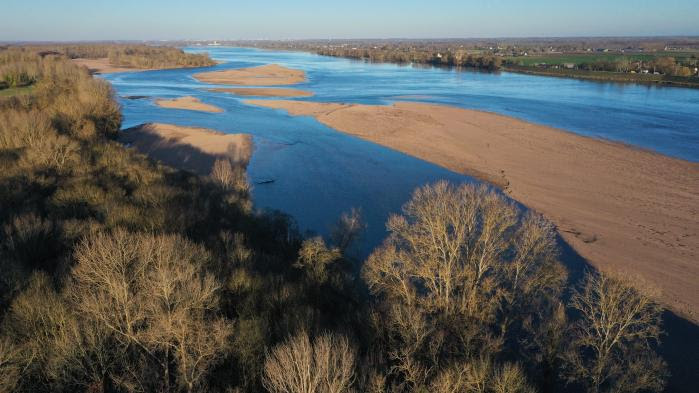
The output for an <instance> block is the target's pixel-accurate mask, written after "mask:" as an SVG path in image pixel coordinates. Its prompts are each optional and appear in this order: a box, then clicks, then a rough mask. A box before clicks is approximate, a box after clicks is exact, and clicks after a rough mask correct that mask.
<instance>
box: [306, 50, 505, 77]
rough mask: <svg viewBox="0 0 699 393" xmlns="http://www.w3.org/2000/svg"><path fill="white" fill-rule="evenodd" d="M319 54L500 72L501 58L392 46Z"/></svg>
mask: <svg viewBox="0 0 699 393" xmlns="http://www.w3.org/2000/svg"><path fill="white" fill-rule="evenodd" d="M316 53H318V54H319V55H323V56H336V57H346V58H350V59H361V60H369V61H375V62H388V63H399V64H400V63H417V64H432V65H443V66H453V67H467V68H476V69H483V70H489V71H495V70H498V69H500V66H501V64H502V60H501V58H500V57H497V56H493V55H490V54H474V53H469V52H468V51H466V50H450V49H445V50H443V51H439V52H437V51H432V50H424V49H416V48H405V47H390V46H385V47H382V48H347V47H339V48H338V47H335V48H319V49H317V50H316Z"/></svg>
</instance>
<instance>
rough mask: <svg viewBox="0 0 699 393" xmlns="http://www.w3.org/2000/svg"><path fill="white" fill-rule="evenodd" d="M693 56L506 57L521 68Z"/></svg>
mask: <svg viewBox="0 0 699 393" xmlns="http://www.w3.org/2000/svg"><path fill="white" fill-rule="evenodd" d="M692 55H695V56H697V57H699V53H693V52H656V53H652V54H651V53H641V54H633V55H622V54H619V53H589V54H588V53H581V54H550V55H540V56H526V57H525V56H517V57H507V60H510V61H512V62H514V63H516V64H519V65H522V66H532V65H535V64H540V63H546V64H563V63H573V64H582V63H593V62H596V61H610V62H611V61H619V60H622V59H624V58H626V59H628V60H630V61H638V60H642V61H650V60H653V59H654V58H656V57H664V56H669V57H674V58H675V59H684V58H688V57H691V56H692Z"/></svg>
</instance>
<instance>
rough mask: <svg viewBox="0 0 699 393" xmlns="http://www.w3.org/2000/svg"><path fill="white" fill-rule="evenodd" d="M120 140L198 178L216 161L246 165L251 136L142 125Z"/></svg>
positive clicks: (127, 132)
mask: <svg viewBox="0 0 699 393" xmlns="http://www.w3.org/2000/svg"><path fill="white" fill-rule="evenodd" d="M119 141H120V142H122V143H125V144H128V145H129V146H131V147H134V148H135V149H137V150H138V151H140V152H141V153H143V154H146V155H148V156H149V157H151V158H153V159H155V160H157V161H160V162H162V163H163V164H165V165H169V166H172V167H175V168H179V169H184V170H187V171H190V172H193V173H197V174H199V175H209V174H210V173H211V168H212V167H213V164H214V162H215V161H216V159H218V158H229V159H230V160H232V161H233V162H234V163H237V164H241V165H247V162H248V160H249V159H250V155H251V154H252V137H251V136H250V135H248V134H224V133H221V132H218V131H214V130H210V129H207V128H198V127H183V126H176V125H171V124H160V123H147V124H141V125H138V126H136V127H132V128H129V129H126V130H123V131H122V132H120V133H119Z"/></svg>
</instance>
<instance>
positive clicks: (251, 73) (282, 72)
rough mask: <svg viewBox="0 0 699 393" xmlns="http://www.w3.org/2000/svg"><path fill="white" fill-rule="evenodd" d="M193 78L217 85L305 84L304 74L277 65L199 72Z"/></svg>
mask: <svg viewBox="0 0 699 393" xmlns="http://www.w3.org/2000/svg"><path fill="white" fill-rule="evenodd" d="M194 78H195V79H197V80H198V81H200V82H204V83H213V84H218V85H240V86H278V85H294V84H296V83H301V82H305V81H306V73H304V72H303V71H301V70H293V69H291V68H286V67H282V66H280V65H277V64H267V65H263V66H259V67H250V68H237V69H232V70H223V71H209V72H200V73H198V74H194Z"/></svg>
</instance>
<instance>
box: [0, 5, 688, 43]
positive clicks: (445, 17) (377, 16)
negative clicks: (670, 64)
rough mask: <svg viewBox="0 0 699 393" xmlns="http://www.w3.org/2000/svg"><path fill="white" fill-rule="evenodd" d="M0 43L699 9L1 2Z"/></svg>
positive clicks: (535, 21) (650, 24)
mask: <svg viewBox="0 0 699 393" xmlns="http://www.w3.org/2000/svg"><path fill="white" fill-rule="evenodd" d="M2 3H3V5H2V7H1V9H2V16H1V18H0V41H10V40H106V39H124V40H126V39H148V40H150V39H216V38H217V39H258V38H268V39H279V38H396V37H404V38H434V37H542V36H621V35H623V36H626V35H633V36H648V35H699V7H698V2H697V0H663V1H657V0H656V1H646V0H580V1H570V0H557V1H553V0H528V1H514V0H478V1H471V0H431V1H416V0H347V1H343V2H336V1H329V0H326V1H321V0H287V1H282V0H254V1H231V0H229V1H224V0H201V1H194V0H189V1H184V0H119V1H113V0H111V1H107V0H72V1H70V0H68V1H64V0H2Z"/></svg>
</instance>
